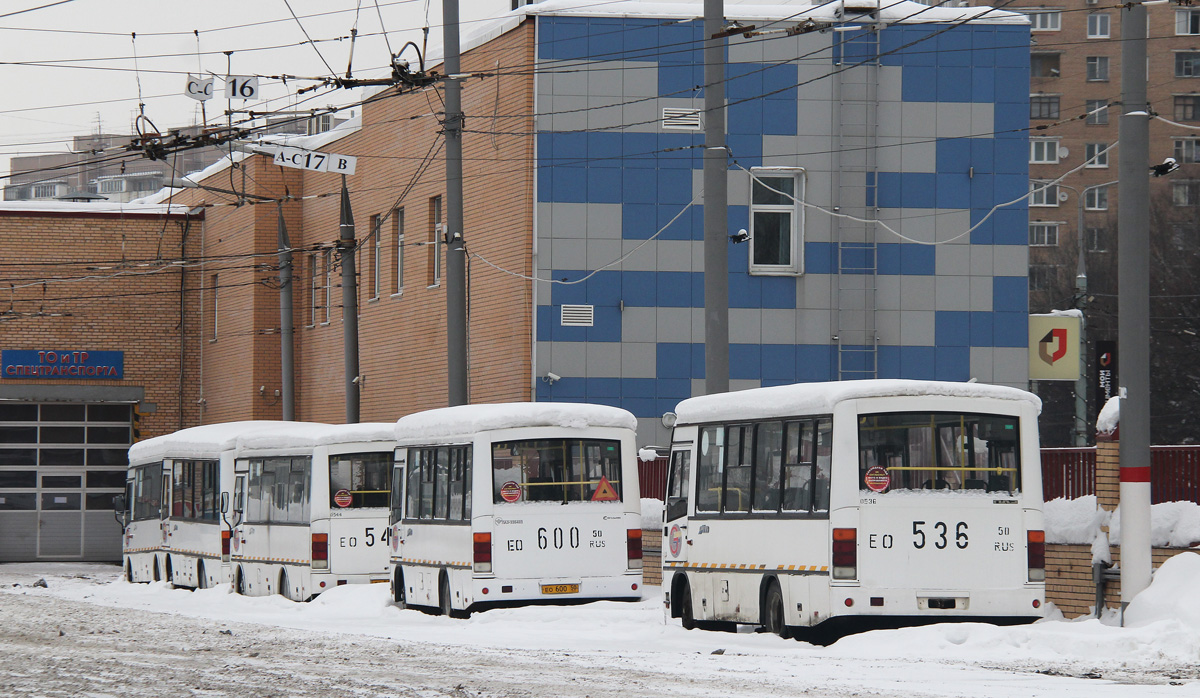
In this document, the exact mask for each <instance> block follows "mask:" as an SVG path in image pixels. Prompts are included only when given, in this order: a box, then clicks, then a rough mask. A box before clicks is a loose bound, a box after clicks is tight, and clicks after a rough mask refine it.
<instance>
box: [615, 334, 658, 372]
mask: <svg viewBox="0 0 1200 698" xmlns="http://www.w3.org/2000/svg"><path fill="white" fill-rule="evenodd" d="M657 357H658V346H657V345H656V344H653V343H642V342H621V377H622V378H655V377H656V376H655V373H657V368H658V363H657Z"/></svg>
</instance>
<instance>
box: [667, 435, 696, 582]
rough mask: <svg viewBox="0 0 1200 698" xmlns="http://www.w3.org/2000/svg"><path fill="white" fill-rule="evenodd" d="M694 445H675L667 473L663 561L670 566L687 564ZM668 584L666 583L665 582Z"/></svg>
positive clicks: (689, 542)
mask: <svg viewBox="0 0 1200 698" xmlns="http://www.w3.org/2000/svg"><path fill="white" fill-rule="evenodd" d="M691 470H692V445H691V444H690V443H688V444H675V445H674V447H673V450H672V451H671V462H670V465H669V467H668V469H667V501H666V503H665V504H666V506H665V508H664V509H663V546H662V548H663V550H662V552H663V560H665V561H666V562H667V563H668V564H670V563H674V564H675V565H680V566H681V565H683V564H685V563H687V559H688V546H689V545H690V544H691V541H690V539H689V538H688V524H687V516H688V492H689V490H690V489H691V488H690V485H691ZM664 581H665V580H664Z"/></svg>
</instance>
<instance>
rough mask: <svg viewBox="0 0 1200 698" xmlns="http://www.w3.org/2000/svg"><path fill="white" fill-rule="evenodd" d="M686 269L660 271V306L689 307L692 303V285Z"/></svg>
mask: <svg viewBox="0 0 1200 698" xmlns="http://www.w3.org/2000/svg"><path fill="white" fill-rule="evenodd" d="M690 275H691V273H690V272H686V271H661V272H658V306H659V307H660V308H688V307H691V304H692V293H691V291H692V285H691V279H689V278H688V277H689V276H690Z"/></svg>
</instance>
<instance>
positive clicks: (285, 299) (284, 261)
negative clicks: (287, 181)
mask: <svg viewBox="0 0 1200 698" xmlns="http://www.w3.org/2000/svg"><path fill="white" fill-rule="evenodd" d="M278 236H279V382H280V387H279V401H280V403H281V405H282V409H283V419H284V421H288V422H290V421H293V420H295V419H296V398H295V391H294V389H295V383H296V363H295V353H294V351H293V350H294V344H295V328H294V327H293V325H292V244H291V242H290V241H289V240H288V233H287V225H286V224H285V223H284V221H283V202H282V201H280V202H279V234H278Z"/></svg>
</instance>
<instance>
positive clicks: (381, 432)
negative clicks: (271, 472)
mask: <svg viewBox="0 0 1200 698" xmlns="http://www.w3.org/2000/svg"><path fill="white" fill-rule="evenodd" d="M393 426H394V425H393V424H392V423H391V422H364V423H361V424H319V423H315V422H280V423H279V426H277V427H273V428H271V429H266V430H262V431H255V432H252V433H247V434H245V435H244V436H242V438H240V439H238V448H239V449H241V450H247V451H268V450H280V451H282V450H300V449H309V448H313V447H316V446H328V445H330V444H339V443H354V442H358V441H391V440H393V439H394V438H395V437H394V436H393V435H392V427H393Z"/></svg>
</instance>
